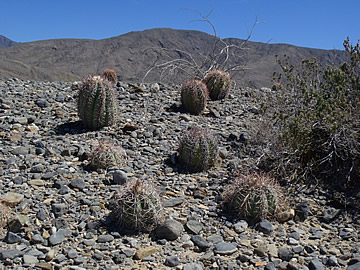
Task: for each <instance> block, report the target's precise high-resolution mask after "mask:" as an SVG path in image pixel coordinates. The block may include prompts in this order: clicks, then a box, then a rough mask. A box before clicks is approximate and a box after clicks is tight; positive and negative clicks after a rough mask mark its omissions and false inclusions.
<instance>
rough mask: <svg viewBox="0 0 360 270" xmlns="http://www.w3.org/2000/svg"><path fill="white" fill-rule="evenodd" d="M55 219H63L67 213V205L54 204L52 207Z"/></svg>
mask: <svg viewBox="0 0 360 270" xmlns="http://www.w3.org/2000/svg"><path fill="white" fill-rule="evenodd" d="M51 210H52V211H53V213H54V215H55V217H61V216H62V215H64V214H65V213H66V212H67V210H68V209H67V205H66V204H65V203H54V204H52V205H51Z"/></svg>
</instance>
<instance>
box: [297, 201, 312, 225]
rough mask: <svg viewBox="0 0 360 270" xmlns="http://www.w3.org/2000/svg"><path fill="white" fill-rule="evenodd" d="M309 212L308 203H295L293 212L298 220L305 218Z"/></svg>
mask: <svg viewBox="0 0 360 270" xmlns="http://www.w3.org/2000/svg"><path fill="white" fill-rule="evenodd" d="M309 212H310V209H309V205H308V203H307V202H301V203H299V204H298V205H297V207H296V211H295V214H296V217H297V219H299V220H300V221H305V219H307V218H308V216H309Z"/></svg>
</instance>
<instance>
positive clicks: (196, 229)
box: [185, 219, 203, 234]
mask: <svg viewBox="0 0 360 270" xmlns="http://www.w3.org/2000/svg"><path fill="white" fill-rule="evenodd" d="M185 227H186V229H188V230H189V231H190V232H192V233H193V234H199V233H200V232H201V230H202V229H203V225H202V224H201V223H200V222H199V221H197V220H192V219H190V220H189V221H188V222H186V224H185Z"/></svg>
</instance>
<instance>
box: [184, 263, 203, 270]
mask: <svg viewBox="0 0 360 270" xmlns="http://www.w3.org/2000/svg"><path fill="white" fill-rule="evenodd" d="M203 269H204V267H203V266H202V265H201V264H200V263H187V264H185V265H184V267H183V270H203Z"/></svg>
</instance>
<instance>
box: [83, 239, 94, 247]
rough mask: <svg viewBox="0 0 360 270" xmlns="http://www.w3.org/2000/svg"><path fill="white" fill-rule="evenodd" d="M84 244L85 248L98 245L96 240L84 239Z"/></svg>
mask: <svg viewBox="0 0 360 270" xmlns="http://www.w3.org/2000/svg"><path fill="white" fill-rule="evenodd" d="M83 243H84V245H85V246H93V245H95V244H96V242H95V239H84V240H83Z"/></svg>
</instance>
